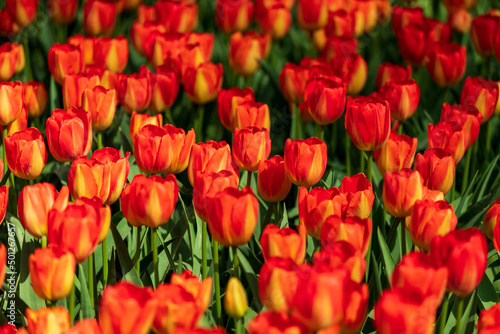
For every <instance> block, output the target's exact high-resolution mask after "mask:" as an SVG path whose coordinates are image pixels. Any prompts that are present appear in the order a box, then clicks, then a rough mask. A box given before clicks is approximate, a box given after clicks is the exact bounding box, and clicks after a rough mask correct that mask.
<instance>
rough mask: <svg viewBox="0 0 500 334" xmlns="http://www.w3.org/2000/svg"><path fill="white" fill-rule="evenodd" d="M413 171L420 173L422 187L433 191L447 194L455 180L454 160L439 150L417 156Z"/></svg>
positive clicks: (434, 149)
mask: <svg viewBox="0 0 500 334" xmlns="http://www.w3.org/2000/svg"><path fill="white" fill-rule="evenodd" d="M413 169H414V170H416V171H418V172H419V173H420V176H422V179H423V182H424V185H425V186H426V187H427V188H429V189H433V190H440V191H442V192H443V193H445V194H446V193H448V191H450V189H451V186H452V185H453V180H454V179H455V160H454V159H453V156H452V155H451V153H448V152H446V151H444V150H443V149H440V148H433V149H430V150H426V151H425V152H424V154H420V153H419V154H417V157H416V158H415V165H414V166H413Z"/></svg>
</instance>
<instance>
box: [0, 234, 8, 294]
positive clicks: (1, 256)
mask: <svg viewBox="0 0 500 334" xmlns="http://www.w3.org/2000/svg"><path fill="white" fill-rule="evenodd" d="M6 268H7V248H5V246H4V244H2V243H0V283H1V284H2V286H3V283H4V281H5V271H6Z"/></svg>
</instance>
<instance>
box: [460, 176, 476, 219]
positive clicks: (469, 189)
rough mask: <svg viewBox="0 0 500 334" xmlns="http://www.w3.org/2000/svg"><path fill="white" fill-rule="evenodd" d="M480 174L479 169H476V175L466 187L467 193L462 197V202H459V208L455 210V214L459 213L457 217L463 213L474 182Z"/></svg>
mask: <svg viewBox="0 0 500 334" xmlns="http://www.w3.org/2000/svg"><path fill="white" fill-rule="evenodd" d="M478 174H479V171H476V173H475V174H474V177H473V178H472V180H471V181H470V182H469V184H468V185H467V189H465V193H464V194H463V195H462V197H461V198H460V203H459V204H458V206H457V209H456V210H455V214H456V215H457V217H460V216H461V215H462V212H463V209H464V205H465V202H466V200H467V197H468V196H469V193H470V192H471V190H472V187H473V185H474V183H475V182H476V178H477V176H478Z"/></svg>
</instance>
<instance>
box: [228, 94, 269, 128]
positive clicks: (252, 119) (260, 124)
mask: <svg viewBox="0 0 500 334" xmlns="http://www.w3.org/2000/svg"><path fill="white" fill-rule="evenodd" d="M234 126H235V128H239V129H244V128H248V127H257V128H265V129H268V130H269V129H270V128H271V116H270V111H269V106H268V105H267V104H265V103H260V102H253V101H245V102H242V103H240V104H238V105H237V106H236V110H235V117H234Z"/></svg>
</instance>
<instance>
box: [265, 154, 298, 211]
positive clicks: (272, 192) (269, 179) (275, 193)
mask: <svg viewBox="0 0 500 334" xmlns="http://www.w3.org/2000/svg"><path fill="white" fill-rule="evenodd" d="M291 188H292V182H291V181H290V179H289V178H288V177H287V175H286V172H285V161H284V160H283V158H282V157H280V156H279V155H275V156H274V157H272V158H270V159H269V160H263V161H261V162H259V166H258V172H257V191H258V192H259V196H260V197H262V199H263V200H264V201H266V202H281V201H283V200H284V199H285V198H286V196H287V195H288V193H289V192H290V189H291Z"/></svg>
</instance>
